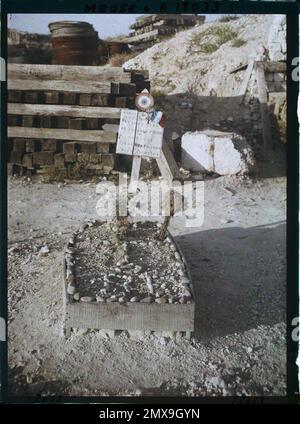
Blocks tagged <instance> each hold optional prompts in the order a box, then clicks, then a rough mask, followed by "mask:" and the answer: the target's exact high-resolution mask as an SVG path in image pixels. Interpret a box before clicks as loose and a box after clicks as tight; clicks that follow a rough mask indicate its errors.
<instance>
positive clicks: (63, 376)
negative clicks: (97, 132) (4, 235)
mask: <svg viewBox="0 0 300 424" xmlns="http://www.w3.org/2000/svg"><path fill="white" fill-rule="evenodd" d="M204 187H205V219H204V224H203V226H202V227H200V228H197V229H196V230H195V229H188V228H186V227H185V226H184V224H183V222H182V220H180V219H179V220H176V221H175V220H174V221H173V222H172V223H171V232H172V234H173V236H174V237H175V238H176V240H177V242H178V243H179V245H180V247H181V248H182V251H183V253H184V254H185V257H186V260H187V262H188V264H189V267H190V271H191V275H192V279H193V283H194V288H195V296H196V318H195V320H196V321H195V334H194V339H192V340H191V341H189V340H187V339H184V338H182V337H178V338H176V339H175V340H173V339H171V338H169V337H168V335H157V334H151V333H147V334H145V335H144V336H141V335H139V334H138V333H137V334H136V335H131V336H130V337H129V335H128V333H126V332H121V333H120V334H119V335H117V336H113V335H112V334H111V333H110V332H109V331H106V332H104V331H92V330H87V331H85V330H76V331H74V332H73V333H72V335H71V337H70V338H69V339H65V338H64V337H63V335H62V324H63V323H62V256H63V253H62V252H63V248H64V246H65V243H66V241H67V240H68V237H69V235H70V234H71V232H72V231H74V230H76V229H77V228H78V226H80V225H81V224H82V222H83V221H85V220H87V219H91V218H97V214H96V209H95V206H96V202H97V199H98V196H99V195H97V194H96V192H95V184H94V183H72V184H71V183H67V184H65V185H64V184H57V183H53V184H46V183H40V182H38V181H32V180H31V181H27V180H26V179H20V178H11V179H10V181H9V188H8V190H9V192H8V203H9V211H8V215H9V216H8V220H9V222H8V224H9V228H8V238H9V245H8V249H9V255H8V279H9V282H8V284H9V286H8V288H9V299H8V300H9V334H8V341H9V351H8V355H9V390H10V393H11V394H14V395H20V394H27V395H28V394H32V395H39V394H55V395H58V396H59V395H78V396H79V395H98V396H101V395H104V396H105V395H141V394H142V395H151V394H152V395H153V394H155V395H184V396H203V395H211V396H213V395H224V396H226V395H243V394H244V395H285V393H286V327H285V308H286V235H285V231H286V222H285V219H286V179H285V177H278V176H272V177H269V178H262V177H261V178H258V179H254V180H251V179H245V178H241V177H240V178H238V177H220V178H217V179H210V180H207V181H205V185H204ZM224 187H227V188H230V189H231V192H230V191H228V190H226V189H224ZM43 245H47V246H48V248H49V253H48V254H45V255H41V254H40V253H39V251H40V249H41V247H42V246H43Z"/></svg>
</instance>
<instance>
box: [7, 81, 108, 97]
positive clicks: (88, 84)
mask: <svg viewBox="0 0 300 424" xmlns="http://www.w3.org/2000/svg"><path fill="white" fill-rule="evenodd" d="M7 88H8V89H9V90H23V91H24V90H34V91H68V92H71V93H86V94H93V93H103V94H109V93H110V92H111V82H98V81H93V82H92V81H76V82H73V81H64V80H45V81H43V80H41V81H39V80H15V79H9V80H8V81H7Z"/></svg>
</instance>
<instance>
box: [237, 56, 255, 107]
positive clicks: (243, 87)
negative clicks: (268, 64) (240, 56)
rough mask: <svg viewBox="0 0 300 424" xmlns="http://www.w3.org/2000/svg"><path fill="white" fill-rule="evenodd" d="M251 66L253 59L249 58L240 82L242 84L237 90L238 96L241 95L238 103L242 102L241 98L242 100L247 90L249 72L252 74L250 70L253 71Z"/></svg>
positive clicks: (252, 65)
mask: <svg viewBox="0 0 300 424" xmlns="http://www.w3.org/2000/svg"><path fill="white" fill-rule="evenodd" d="M253 67H254V59H249V62H248V67H247V69H246V72H245V75H244V79H243V82H242V84H241V86H240V88H239V91H238V96H241V98H240V100H239V104H242V103H243V100H244V97H245V94H246V91H247V87H248V83H249V80H250V77H251V74H252V71H253Z"/></svg>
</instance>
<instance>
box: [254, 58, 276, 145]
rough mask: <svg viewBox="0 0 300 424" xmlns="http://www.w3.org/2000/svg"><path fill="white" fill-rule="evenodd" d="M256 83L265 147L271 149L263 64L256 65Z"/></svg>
mask: <svg viewBox="0 0 300 424" xmlns="http://www.w3.org/2000/svg"><path fill="white" fill-rule="evenodd" d="M255 68H256V81H257V87H258V97H259V101H260V113H261V120H262V126H263V141H264V146H265V147H267V148H269V147H271V146H272V134H271V125H270V116H269V108H268V91H267V83H266V79H265V70H264V65H263V64H262V63H256V66H255Z"/></svg>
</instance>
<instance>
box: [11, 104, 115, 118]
mask: <svg viewBox="0 0 300 424" xmlns="http://www.w3.org/2000/svg"><path fill="white" fill-rule="evenodd" d="M7 110H8V112H7V113H9V114H11V115H36V116H42V115H52V116H56V115H58V116H69V117H72V118H80V117H82V118H108V119H118V118H120V115H121V109H119V108H112V107H97V106H91V107H88V106H75V105H42V104H40V105H39V104H36V105H33V104H20V103H8V109H7Z"/></svg>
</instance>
